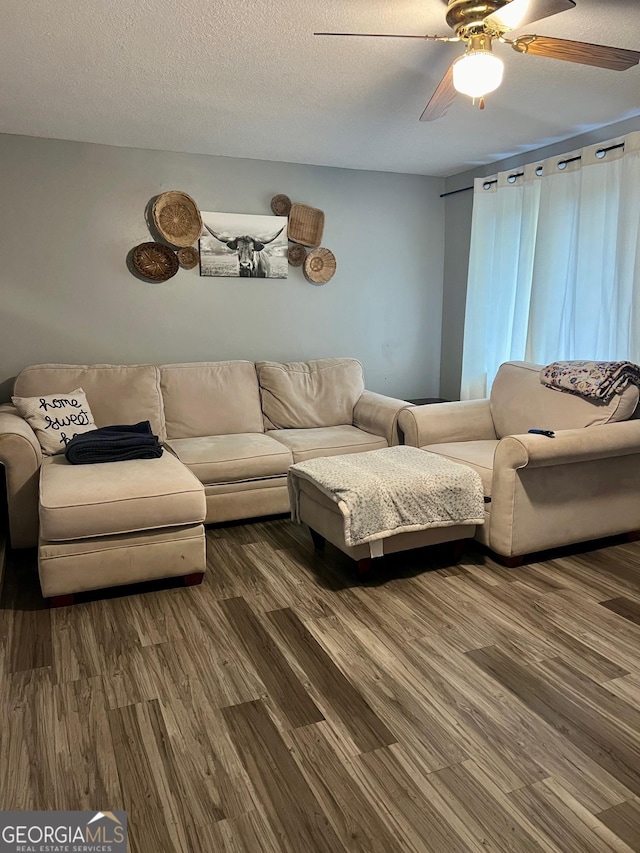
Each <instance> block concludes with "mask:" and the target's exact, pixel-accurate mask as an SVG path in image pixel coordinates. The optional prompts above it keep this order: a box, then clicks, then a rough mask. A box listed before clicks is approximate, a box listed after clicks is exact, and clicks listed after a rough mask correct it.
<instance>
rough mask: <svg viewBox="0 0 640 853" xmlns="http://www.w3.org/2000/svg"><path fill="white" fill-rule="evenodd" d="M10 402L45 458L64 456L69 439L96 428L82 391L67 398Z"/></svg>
mask: <svg viewBox="0 0 640 853" xmlns="http://www.w3.org/2000/svg"><path fill="white" fill-rule="evenodd" d="M11 402H12V403H13V405H14V406H15V407H16V409H17V410H18V414H19V415H20V417H21V418H24V419H25V421H26V422H27V423H28V424H29V426H30V427H31V429H32V430H33V431H34V432H35V434H36V438H37V439H38V441H39V442H40V447H41V448H42V452H43V453H44V455H45V456H54V455H55V454H56V453H64V451H65V450H66V447H67V444H68V443H69V442H70V441H71V439H72V438H75V436H76V435H81V434H82V433H84V432H91V431H93V430H95V428H96V424H95V421H94V420H93V415H92V414H91V408H90V407H89V403H88V402H87V398H86V395H85V393H84V391H83V390H82V388H76V390H75V391H72V392H71V393H70V394H43V395H42V396H39V397H12V398H11Z"/></svg>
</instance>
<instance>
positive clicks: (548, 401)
mask: <svg viewBox="0 0 640 853" xmlns="http://www.w3.org/2000/svg"><path fill="white" fill-rule="evenodd" d="M540 370H541V365H539V364H530V363H529V362H525V361H507V362H505V363H504V364H502V365H501V366H500V369H499V370H498V374H497V376H496V378H495V380H494V383H493V387H492V388H491V399H490V403H491V416H492V418H493V423H494V426H495V429H496V435H497V436H498V438H503V436H505V435H521V434H522V433H525V432H527V431H528V430H530V429H552V430H561V429H579V428H581V427H589V426H595V425H597V424H606V423H612V422H614V421H626V420H628V419H629V418H630V417H631V415H632V414H633V412H634V410H635V408H636V406H637V404H638V389H637V388H636V387H635V386H629V387H627V388H626V389H625V391H624V392H623V393H622V394H616V395H615V397H614V398H613V400H612V401H611V402H610V403H608V404H606V405H605V404H604V403H596V402H591V401H590V400H586V399H584V398H583V397H578V396H576V395H575V394H565V393H564V392H562V391H556V390H555V389H553V388H548V387H547V386H545V385H543V384H542V383H541V382H540Z"/></svg>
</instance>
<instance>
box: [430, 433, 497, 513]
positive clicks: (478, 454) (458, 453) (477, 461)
mask: <svg viewBox="0 0 640 853" xmlns="http://www.w3.org/2000/svg"><path fill="white" fill-rule="evenodd" d="M497 446H498V441H497V440H495V439H483V440H482V441H451V442H448V443H444V444H428V445H426V446H425V447H422V448H421V450H428V451H429V453H437V454H438V455H439V456H445V457H446V458H447V459H450V460H451V461H452V462H460V463H461V464H462V465H468V466H469V468H473V470H474V471H477V472H478V474H480V478H481V479H482V488H483V489H484V494H485V497H487V498H490V497H491V488H492V485H493V457H494V455H495V452H496V447H497Z"/></svg>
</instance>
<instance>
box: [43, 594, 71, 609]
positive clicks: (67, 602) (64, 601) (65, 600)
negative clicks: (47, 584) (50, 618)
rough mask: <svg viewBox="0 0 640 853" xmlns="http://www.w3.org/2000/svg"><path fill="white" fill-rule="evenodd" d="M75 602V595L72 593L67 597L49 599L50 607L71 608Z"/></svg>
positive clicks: (59, 596) (54, 596) (57, 596)
mask: <svg viewBox="0 0 640 853" xmlns="http://www.w3.org/2000/svg"><path fill="white" fill-rule="evenodd" d="M74 601H75V595H74V593H72V592H69V593H67V595H52V596H51V598H50V599H49V606H50V607H71V605H72V604H73V602H74Z"/></svg>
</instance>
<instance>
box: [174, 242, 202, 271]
mask: <svg viewBox="0 0 640 853" xmlns="http://www.w3.org/2000/svg"><path fill="white" fill-rule="evenodd" d="M176 255H177V256H178V263H179V264H180V266H181V267H182V269H183V270H192V269H193V268H194V267H197V266H198V261H199V260H200V255H199V254H198V250H197V249H194V247H193V246H183V247H182V249H178V251H177V252H176Z"/></svg>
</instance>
